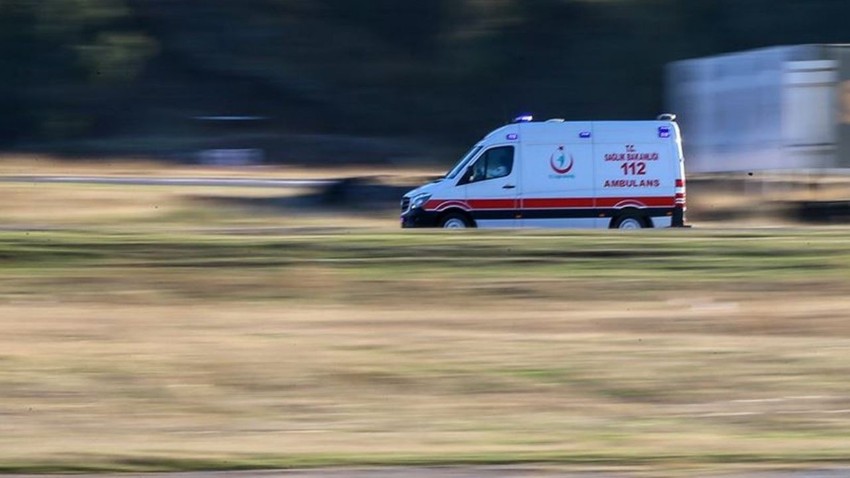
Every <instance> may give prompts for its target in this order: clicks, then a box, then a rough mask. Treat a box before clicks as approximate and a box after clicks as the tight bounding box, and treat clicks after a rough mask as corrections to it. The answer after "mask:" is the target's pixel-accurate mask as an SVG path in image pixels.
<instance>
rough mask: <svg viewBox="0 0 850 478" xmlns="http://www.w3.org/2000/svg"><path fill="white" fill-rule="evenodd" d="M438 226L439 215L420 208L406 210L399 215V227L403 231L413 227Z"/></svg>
mask: <svg viewBox="0 0 850 478" xmlns="http://www.w3.org/2000/svg"><path fill="white" fill-rule="evenodd" d="M439 225H440V214H439V213H438V212H435V211H425V210H424V209H422V208H418V207H417V208H413V209H408V210H407V211H405V212H403V213H402V214H401V227H402V228H404V229H409V228H414V227H438V226H439Z"/></svg>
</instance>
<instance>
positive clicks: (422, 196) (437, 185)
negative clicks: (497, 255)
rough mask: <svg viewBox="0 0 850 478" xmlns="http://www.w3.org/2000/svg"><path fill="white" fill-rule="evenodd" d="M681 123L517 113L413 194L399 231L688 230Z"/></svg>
mask: <svg viewBox="0 0 850 478" xmlns="http://www.w3.org/2000/svg"><path fill="white" fill-rule="evenodd" d="M675 119H676V117H675V115H669V114H665V115H661V116H659V117H658V119H657V120H654V121H564V120H562V119H551V120H548V121H534V120H533V118H532V117H530V116H523V117H519V118H517V119H516V120H514V122H513V123H511V124H508V125H506V126H503V127H501V128H498V129H496V130H495V131H493V132H491V133H490V134H488V135H487V136H485V137H484V139H482V140H481V141H480V142H479V143H478V144H476V145H475V146H473V147H472V149H471V150H469V152H468V153H467V154H466V155H464V156H463V158H462V159H461V160H460V161H458V163H457V164H456V165H455V166H454V167H453V168H452V169H451V171H449V172H448V173H447V174H446V175H445V176H444V177H442V178H441V179H438V180H436V181H434V182H432V183H429V184H426V185H424V186H421V187H419V188H416V189H414V190H412V191H410V192H408V193H407V194H405V195H404V197H403V198H402V201H401V226H402V227H404V228H411V227H442V228H449V229H460V228H472V227H480V228H494V227H519V228H523V227H529V228H564V227H566V228H615V229H641V228H663V227H685V210H686V207H685V167H684V157H683V155H682V138H681V134H680V131H679V127H678V125H677V124H676V122H675Z"/></svg>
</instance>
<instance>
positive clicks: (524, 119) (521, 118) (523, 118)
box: [513, 115, 534, 123]
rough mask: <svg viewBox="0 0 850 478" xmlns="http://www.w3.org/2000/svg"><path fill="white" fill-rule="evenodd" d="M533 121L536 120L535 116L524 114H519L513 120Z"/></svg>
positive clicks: (518, 121)
mask: <svg viewBox="0 0 850 478" xmlns="http://www.w3.org/2000/svg"><path fill="white" fill-rule="evenodd" d="M531 121H534V116H531V115H522V116H517V117H516V118H514V121H513V122H514V123H530V122H531Z"/></svg>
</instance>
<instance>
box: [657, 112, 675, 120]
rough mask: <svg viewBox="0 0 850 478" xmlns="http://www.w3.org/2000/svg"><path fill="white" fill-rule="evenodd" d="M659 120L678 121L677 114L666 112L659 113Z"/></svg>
mask: <svg viewBox="0 0 850 478" xmlns="http://www.w3.org/2000/svg"><path fill="white" fill-rule="evenodd" d="M658 121H676V115H674V114H673V113H664V114H660V115H658Z"/></svg>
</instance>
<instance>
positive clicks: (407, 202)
mask: <svg viewBox="0 0 850 478" xmlns="http://www.w3.org/2000/svg"><path fill="white" fill-rule="evenodd" d="M409 207H410V198H402V200H401V212H405V211H407V208H409Z"/></svg>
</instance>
